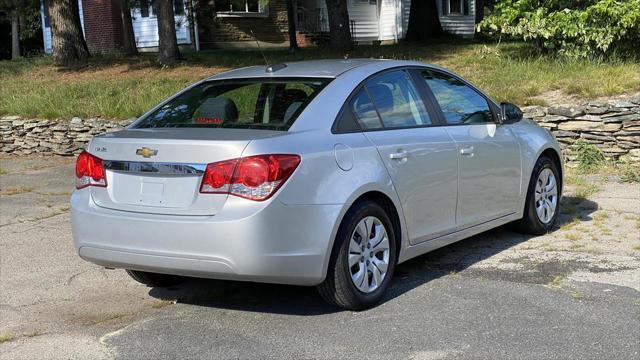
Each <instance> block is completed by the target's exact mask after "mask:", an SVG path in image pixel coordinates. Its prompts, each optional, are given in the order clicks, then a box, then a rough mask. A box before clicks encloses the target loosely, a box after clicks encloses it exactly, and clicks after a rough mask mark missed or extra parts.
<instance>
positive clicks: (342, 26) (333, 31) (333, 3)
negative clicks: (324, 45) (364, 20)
mask: <svg viewBox="0 0 640 360" xmlns="http://www.w3.org/2000/svg"><path fill="white" fill-rule="evenodd" d="M347 1H348V0H325V2H326V4H327V10H328V11H327V12H328V15H329V46H330V47H331V49H333V50H335V51H338V52H342V53H346V52H347V51H349V50H351V47H352V44H351V30H350V28H349V11H348V9H347Z"/></svg>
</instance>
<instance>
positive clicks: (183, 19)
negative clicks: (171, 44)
mask: <svg viewBox="0 0 640 360" xmlns="http://www.w3.org/2000/svg"><path fill="white" fill-rule="evenodd" d="M46 1H47V0H41V2H40V4H41V6H40V15H41V19H42V35H43V38H44V51H45V53H51V51H52V48H51V24H50V21H49V16H48V7H47V2H46ZM118 4H119V2H112V1H103V0H78V7H79V9H80V22H81V25H82V30H83V32H84V35H85V39H86V40H87V45H88V46H89V48H90V49H91V50H94V51H95V50H97V51H98V52H109V51H113V50H116V49H118V46H117V45H118V44H119V43H120V42H119V41H121V39H116V37H118V36H121V32H119V33H118V32H117V30H115V31H114V29H117V27H114V24H115V25H116V26H118V25H119V19H115V18H114V17H115V15H117V16H119V13H118V11H119V8H115V6H119V5H118ZM141 4H142V6H141V7H140V8H138V9H132V10H131V18H132V21H133V33H134V36H135V39H136V45H137V47H138V49H139V50H141V51H144V50H145V49H150V50H151V49H154V48H156V47H157V46H158V18H157V16H156V11H155V7H154V6H153V5H152V1H149V0H142V1H141ZM174 12H175V21H176V37H177V39H178V44H179V45H187V44H191V31H190V29H189V19H188V16H187V7H186V6H185V2H184V0H174ZM89 24H90V25H91V26H90V27H89V26H88V25H89ZM119 26H121V25H119ZM105 28H106V29H105ZM120 31H122V30H121V28H120ZM105 32H106V33H108V34H109V35H113V36H112V37H114V39H111V41H107V42H106V43H105V39H104V38H105V36H104V35H105ZM110 32H114V33H110ZM116 34H118V35H116Z"/></svg>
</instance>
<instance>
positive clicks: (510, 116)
mask: <svg viewBox="0 0 640 360" xmlns="http://www.w3.org/2000/svg"><path fill="white" fill-rule="evenodd" d="M520 120H522V110H520V108H519V107H517V106H516V105H514V104H512V103H507V102H503V103H501V104H500V122H501V123H503V124H509V123H515V122H518V121H520Z"/></svg>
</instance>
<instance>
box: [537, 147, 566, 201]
mask: <svg viewBox="0 0 640 360" xmlns="http://www.w3.org/2000/svg"><path fill="white" fill-rule="evenodd" d="M542 156H546V157H548V158H550V159H551V160H552V161H553V163H554V164H555V165H556V169H558V175H559V176H558V177H559V179H558V180H559V181H558V182H559V184H558V185H559V188H560V189H559V190H560V194H562V189H563V186H564V169H563V167H562V160H561V157H560V156H561V155H560V154H559V153H558V151H557V150H556V149H554V148H552V147H549V148H546V149H544V150H543V151H542V152H541V153H540V155H538V159H536V162H537V161H538V160H539V159H540V158H541V157H542Z"/></svg>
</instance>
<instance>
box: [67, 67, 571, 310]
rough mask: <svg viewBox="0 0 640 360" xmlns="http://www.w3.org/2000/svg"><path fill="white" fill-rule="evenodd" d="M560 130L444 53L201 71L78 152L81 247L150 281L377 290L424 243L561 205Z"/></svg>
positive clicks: (531, 220)
mask: <svg viewBox="0 0 640 360" xmlns="http://www.w3.org/2000/svg"><path fill="white" fill-rule="evenodd" d="M562 171H563V165H562V157H561V152H560V148H559V146H558V143H557V142H556V141H555V139H554V138H553V136H552V135H551V134H550V133H549V132H548V131H547V130H545V129H543V128H540V127H539V126H537V125H536V124H535V123H534V122H532V121H530V120H527V119H523V118H522V112H521V111H520V110H519V109H518V108H517V107H516V106H514V105H512V104H508V103H503V104H498V103H496V102H495V101H493V100H492V99H491V98H490V97H488V96H487V95H486V94H484V93H483V92H482V91H481V90H479V89H478V88H476V87H474V86H473V85H471V84H470V83H468V82H467V81H465V80H464V79H462V78H461V77H459V76H457V75H455V74H453V73H451V72H450V71H447V70H445V69H443V68H440V67H437V66H432V65H426V64H423V63H419V62H408V61H382V60H325V61H307V62H299V63H287V64H278V65H272V66H268V67H264V66H254V67H248V68H243V69H238V70H233V71H229V72H225V73H221V74H218V75H215V76H213V77H210V78H208V79H205V80H203V81H200V82H198V83H196V84H194V85H192V86H190V87H188V88H187V89H185V90H183V91H181V92H179V93H178V94H176V95H174V96H172V97H171V98H169V99H167V100H166V101H164V102H162V103H161V104H160V105H158V106H156V107H155V108H153V109H151V110H150V111H148V112H147V113H145V114H144V115H143V116H141V117H140V118H139V119H138V120H137V121H135V122H134V123H133V124H131V125H130V126H129V127H128V128H127V129H125V130H123V131H119V132H115V133H108V134H104V135H101V136H97V137H95V138H94V139H93V140H92V141H91V143H90V144H89V145H88V147H87V149H86V151H85V152H83V153H82V154H80V155H79V157H78V160H77V164H76V188H77V190H76V191H75V192H74V193H73V195H72V197H71V204H72V224H73V237H74V242H75V248H76V250H77V252H78V254H79V255H80V256H81V257H82V258H83V259H85V260H87V261H91V262H93V263H95V264H98V265H101V266H105V267H108V268H123V269H126V270H127V271H128V272H129V274H130V275H131V276H132V277H133V278H134V279H136V280H138V281H140V282H142V283H144V284H147V285H149V286H166V285H171V284H174V283H177V282H179V281H180V280H181V279H184V277H205V278H215V279H231V280H243V281H258V282H272V283H284V284H297V285H310V286H313V285H315V286H318V289H319V292H320V294H321V296H322V297H323V298H324V299H326V300H327V301H329V302H330V303H332V304H335V305H337V306H340V307H343V308H347V309H356V310H357V309H364V308H367V307H370V306H372V305H374V304H375V303H376V302H378V301H379V300H380V299H381V298H382V296H383V294H384V292H385V290H386V288H387V287H388V286H389V283H390V281H391V279H392V276H393V272H394V269H395V267H396V266H397V265H398V264H399V263H401V262H403V261H406V260H408V259H410V258H413V257H415V256H418V255H421V254H424V253H426V252H429V251H432V250H434V249H437V248H440V247H442V246H445V245H447V244H451V243H453V242H455V241H458V240H461V239H464V238H467V237H469V236H472V235H474V234H477V233H480V232H483V231H486V230H488V229H491V228H494V227H497V226H500V225H503V224H507V223H510V222H515V224H516V225H517V226H518V227H519V228H520V229H521V230H522V231H524V232H527V233H531V234H543V233H545V232H547V231H549V230H550V229H551V226H552V225H553V223H554V220H555V218H556V216H557V214H558V212H559V209H558V208H559V204H560V201H559V200H560V196H561V190H562Z"/></svg>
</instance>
